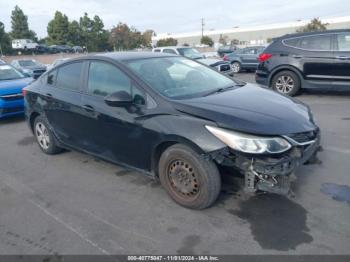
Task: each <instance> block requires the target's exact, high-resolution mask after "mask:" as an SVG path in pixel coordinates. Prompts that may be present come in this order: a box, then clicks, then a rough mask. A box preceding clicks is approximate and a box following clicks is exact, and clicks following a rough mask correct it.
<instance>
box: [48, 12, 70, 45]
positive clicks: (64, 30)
mask: <svg viewBox="0 0 350 262" xmlns="http://www.w3.org/2000/svg"><path fill="white" fill-rule="evenodd" d="M47 34H48V39H47V41H48V44H51V45H63V44H67V42H68V40H69V21H68V17H67V16H66V15H65V14H62V13H61V12H59V11H56V13H55V17H54V18H53V19H52V20H51V21H50V22H49V23H48V25H47Z"/></svg>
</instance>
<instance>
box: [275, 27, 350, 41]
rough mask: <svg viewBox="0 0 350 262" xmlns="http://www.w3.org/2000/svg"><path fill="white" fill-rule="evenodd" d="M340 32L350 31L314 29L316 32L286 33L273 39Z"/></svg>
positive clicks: (347, 30)
mask: <svg viewBox="0 0 350 262" xmlns="http://www.w3.org/2000/svg"><path fill="white" fill-rule="evenodd" d="M342 32H350V29H334V30H325V31H316V32H305V33H294V34H286V35H283V36H281V37H276V38H275V39H285V38H292V37H300V36H309V35H320V34H332V33H333V34H334V33H342Z"/></svg>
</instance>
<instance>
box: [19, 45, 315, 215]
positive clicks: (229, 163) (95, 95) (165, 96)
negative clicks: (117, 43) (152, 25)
mask: <svg viewBox="0 0 350 262" xmlns="http://www.w3.org/2000/svg"><path fill="white" fill-rule="evenodd" d="M24 93H25V104H26V118H27V120H28V123H29V126H30V128H31V130H32V131H33V133H34V135H35V137H36V139H37V142H38V144H39V147H40V148H41V150H42V151H43V152H44V153H47V154H56V153H59V152H61V150H62V148H68V149H76V150H80V151H83V152H86V153H89V154H92V155H95V156H97V157H100V158H103V159H105V160H108V161H111V162H114V163H118V164H122V165H125V166H127V167H129V168H134V169H136V170H138V171H141V172H143V173H145V174H148V175H151V176H152V177H154V178H159V179H160V182H161V184H162V185H163V187H164V188H165V189H166V190H167V192H168V193H169V195H170V196H171V197H172V198H173V199H174V200H175V201H176V202H177V203H179V204H181V205H183V206H185V207H188V208H195V209H202V208H206V207H208V206H210V205H211V204H213V203H214V202H215V200H216V199H217V197H218V194H219V192H220V188H221V176H220V173H219V168H218V167H220V166H226V167H227V168H229V170H231V174H237V172H238V171H240V172H241V173H243V174H244V176H245V181H246V184H245V189H246V190H248V191H250V192H255V191H256V190H263V191H269V192H275V193H279V194H287V192H288V191H289V189H290V179H291V177H290V175H291V174H292V173H293V172H294V171H295V169H296V168H297V167H298V166H299V165H301V164H303V163H304V162H306V161H308V159H310V158H311V157H312V156H314V155H315V154H316V152H317V150H318V148H319V143H320V138H319V128H318V127H317V125H316V124H315V122H314V120H313V117H312V113H311V111H310V109H309V107H308V106H306V105H304V104H302V103H301V102H299V101H297V100H293V99H291V98H288V97H286V96H283V95H280V94H278V93H277V92H273V91H271V90H268V89H265V88H261V87H258V86H256V85H253V84H246V83H243V82H240V81H236V80H234V79H233V78H230V77H227V76H225V75H223V74H220V73H218V72H216V71H215V70H213V69H211V68H209V67H206V66H204V65H202V64H200V63H197V62H196V61H194V60H190V59H187V58H184V57H179V56H175V55H171V54H166V53H162V54H161V53H152V52H121V53H106V54H100V55H95V56H84V57H79V58H75V59H72V60H69V61H67V62H64V63H62V64H60V65H59V66H57V67H55V68H53V69H52V70H50V71H49V72H47V73H45V74H44V75H43V76H42V77H41V78H40V79H38V80H37V81H36V82H34V83H32V84H31V85H30V86H29V87H27V88H25V91H24ZM221 175H227V173H225V174H221Z"/></svg>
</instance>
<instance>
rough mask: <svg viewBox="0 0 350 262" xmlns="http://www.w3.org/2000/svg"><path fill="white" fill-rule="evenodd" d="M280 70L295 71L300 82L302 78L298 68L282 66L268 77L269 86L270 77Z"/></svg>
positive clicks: (270, 82) (270, 83)
mask: <svg viewBox="0 0 350 262" xmlns="http://www.w3.org/2000/svg"><path fill="white" fill-rule="evenodd" d="M282 71H291V72H293V73H295V74H296V75H297V76H298V77H299V80H300V82H301V80H302V79H303V77H302V75H301V72H300V71H299V70H298V69H296V68H293V67H282V68H278V69H276V71H274V72H273V74H271V76H270V79H269V87H271V85H272V79H273V78H274V77H275V75H276V74H278V73H279V72H282Z"/></svg>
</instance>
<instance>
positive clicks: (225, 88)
mask: <svg viewBox="0 0 350 262" xmlns="http://www.w3.org/2000/svg"><path fill="white" fill-rule="evenodd" d="M237 86H243V85H242V84H241V83H240V84H236V85H234V86H227V87H220V88H217V89H215V90H212V91H210V92H208V93H206V94H205V95H204V96H210V95H213V94H218V93H222V92H225V91H228V90H230V89H232V88H235V87H237Z"/></svg>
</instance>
